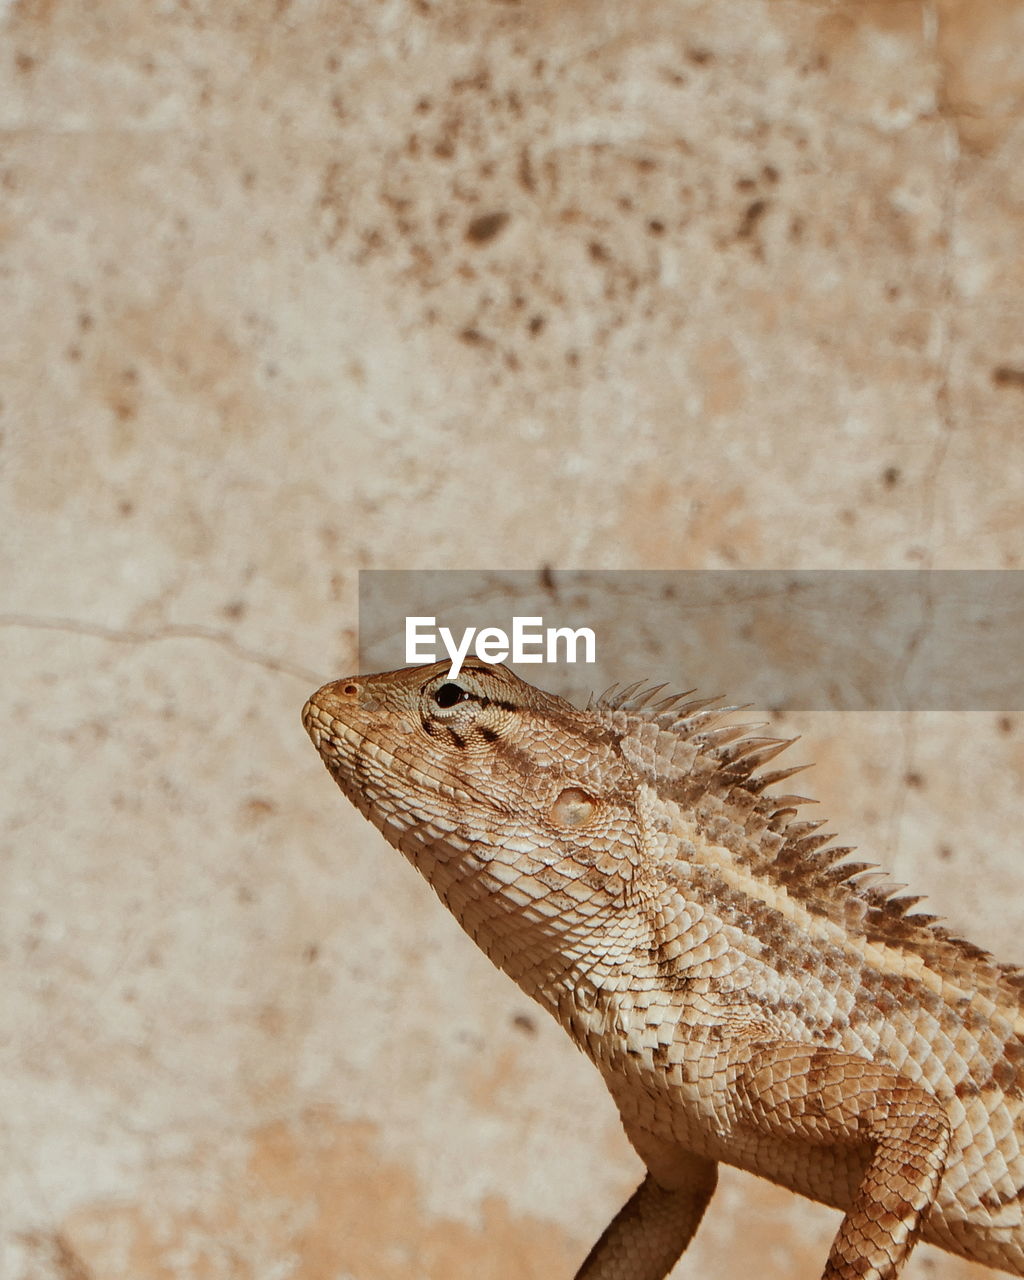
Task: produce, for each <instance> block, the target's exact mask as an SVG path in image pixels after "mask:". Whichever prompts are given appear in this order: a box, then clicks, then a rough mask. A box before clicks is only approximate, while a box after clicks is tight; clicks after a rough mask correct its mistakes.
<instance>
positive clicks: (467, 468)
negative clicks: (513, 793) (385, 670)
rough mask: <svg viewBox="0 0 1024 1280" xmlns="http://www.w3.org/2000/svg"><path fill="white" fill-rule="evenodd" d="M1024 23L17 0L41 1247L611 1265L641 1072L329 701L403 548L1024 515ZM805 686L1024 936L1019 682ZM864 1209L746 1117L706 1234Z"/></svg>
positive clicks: (834, 814)
mask: <svg viewBox="0 0 1024 1280" xmlns="http://www.w3.org/2000/svg"><path fill="white" fill-rule="evenodd" d="M1022 48H1024V3H1022V2H1021V0H927V2H921V0H879V2H874V0H858V2H856V3H849V2H845V3H844V2H842V0H820V2H817V0H762V2H759V0H711V2H706V3H698V2H696V0H636V2H635V3H630V4H614V3H610V2H600V0H566V2H564V3H557V2H548V3H545V2H543V0H472V2H469V0H449V2H448V3H442V2H441V0H436V2H435V0H408V2H400V0H352V3H334V4H329V3H323V2H319V3H315V2H313V0H254V2H249V3H241V2H240V0H238V2H233V0H222V2H219V3H218V2H216V0H159V2H153V3H142V4H140V3H138V2H137V0H132V2H129V0H120V2H118V0H100V2H99V3H95V4H90V5H82V4H75V3H72V2H71V0H13V2H12V0H0V129H2V133H0V300H2V304H0V518H2V522H3V523H2V538H0V670H2V671H3V673H4V679H3V680H2V681H0V698H2V704H3V705H2V712H0V724H2V729H0V768H2V771H3V778H4V782H5V785H4V787H3V793H2V795H0V957H2V965H3V976H2V979H0V1275H2V1276H3V1277H4V1280H7V1278H8V1277H9V1278H10V1280H186V1278H196V1280H229V1278H230V1280H408V1278H412V1280H469V1278H470V1277H473V1278H475V1280H542V1278H543V1280H558V1278H559V1277H566V1280H568V1277H569V1276H571V1275H572V1274H573V1271H574V1268H575V1266H576V1265H578V1263H579V1261H580V1260H581V1259H582V1257H583V1256H584V1255H585V1253H586V1251H587V1249H588V1247H589V1245H590V1244H591V1243H592V1241H593V1239H594V1238H595V1237H596V1236H597V1234H598V1233H599V1231H600V1230H601V1228H602V1227H603V1225H604V1224H605V1222H606V1221H607V1220H608V1218H609V1217H610V1216H611V1214H612V1213H613V1211H614V1210H615V1209H616V1208H617V1207H618V1205H619V1203H620V1202H621V1201H622V1200H623V1199H624V1198H625V1196H626V1194H627V1193H628V1192H629V1191H630V1190H631V1188H632V1186H633V1185H634V1184H635V1183H636V1182H637V1181H638V1180H639V1177H640V1169H639V1164H638V1161H637V1160H636V1158H635V1157H634V1156H633V1155H632V1153H631V1151H630V1150H629V1148H628V1146H627V1144H626V1142H625V1139H624V1138H623V1137H622V1135H621V1133H620V1131H619V1128H618V1124H617V1119H616V1115H615V1112H614V1108H613V1106H612V1104H611V1101H610V1099H609V1098H608V1097H607V1095H606V1093H605V1091H604V1088H603V1086H602V1085H601V1083H600V1081H599V1079H598V1077H597V1075H596V1073H595V1072H594V1071H593V1070H592V1068H590V1067H589V1066H588V1064H587V1063H586V1062H585V1061H584V1060H583V1059H582V1058H581V1057H580V1056H579V1055H578V1054H577V1053H576V1051H575V1050H574V1049H573V1048H572V1046H571V1045H570V1043H569V1042H568V1040H566V1038H565V1037H564V1035H563V1034H562V1033H561V1032H560V1031H559V1030H558V1028H556V1027H555V1026H554V1024H553V1023H551V1022H550V1021H549V1020H545V1017H544V1015H543V1014H542V1012H541V1011H540V1010H539V1009H537V1008H535V1007H533V1006H531V1005H530V1004H529V1003H528V1002H527V1000H526V998H525V997H523V996H521V995H520V993H519V992H518V990H517V989H516V988H514V987H513V986H512V985H511V984H510V983H509V982H508V980H507V979H505V978H504V977H503V976H502V975H501V974H499V973H497V972H496V971H494V970H493V969H492V968H491V966H490V965H489V963H488V962H487V961H486V959H485V958H484V957H483V956H482V955H480V954H479V953H478V952H477V951H476V949H475V948H474V946H473V945H472V944H471V943H470V942H469V941H468V940H467V939H466V938H464V937H463V936H462V934H461V933H460V931H459V929H458V927H457V925H456V924H455V922H454V921H453V920H452V919H451V918H449V917H448V915H447V914H446V913H445V912H444V911H443V910H442V909H441V908H440V906H439V905H438V904H437V903H436V901H435V900H434V899H433V897H432V895H431V893H430V891H429V889H428V888H427V886H426V885H425V884H423V883H422V882H420V881H419V879H418V878H417V877H416V875H415V873H414V872H413V871H412V870H411V869H410V868H409V867H407V866H406V865H405V864H404V863H403V862H402V860H401V858H400V857H399V856H398V855H396V854H395V853H394V852H393V851H392V850H391V849H389V848H388V847H387V846H386V845H385V844H384V843H383V842H382V841H381V839H380V838H379V837H378V836H377V834H376V833H375V832H374V831H373V830H372V829H371V828H370V827H369V826H368V825H366V824H365V823H364V822H363V820H362V819H361V818H360V817H359V816H358V814H357V813H356V812H355V811H354V810H353V809H352V808H351V807H350V806H349V805H347V803H346V802H345V801H344V799H343V798H342V796H341V795H340V793H338V792H337V790H336V789H335V788H334V787H333V784H332V783H331V781H330V779H329V778H328V777H327V775H326V773H325V771H324V770H323V768H322V766H321V765H320V763H319V761H318V760H317V758H316V755H315V753H314V752H313V750H312V748H311V747H310V745H309V743H308V741H307V740H306V738H305V735H304V734H303V732H302V729H301V727H300V724H299V718H298V717H299V711H300V708H301V706H302V704H303V702H304V700H305V698H306V697H307V696H308V694H309V692H311V690H312V689H313V688H314V687H315V686H316V685H317V684H319V683H321V682H322V681H324V680H326V679H329V678H333V677H336V676H340V675H342V674H346V673H349V672H350V671H351V670H352V668H353V667H354V665H355V663H356V628H357V609H356V601H357V576H358V571H359V570H360V569H366V568H406V569H408V568H452V567H460V568H480V569H486V568H489V567H492V568H508V567H514V568H520V569H529V570H534V571H536V572H537V574H538V582H539V583H540V584H541V585H542V586H543V585H544V584H546V583H549V582H550V581H551V575H554V581H556V582H557V575H558V572H559V571H560V570H561V569H586V568H594V569H598V568H600V569H626V568H633V569H636V568H658V569H675V568H723V569H724V568H875V569H883V568H919V569H920V568H924V569H928V568H964V567H984V568H993V569H1013V568H1017V567H1019V566H1020V557H1021V519H1022V514H1024V487H1022V480H1021V477H1022V466H1024V431H1022V430H1021V427H1022V421H1024V305H1022V298H1024V292H1022V287H1024V163H1022V161H1024V116H1022V107H1024V59H1022V57H1021V49H1022ZM545 571H546V573H547V575H548V576H547V577H545V576H543V575H544V573H545ZM604 656H605V657H606V658H607V657H608V656H609V655H604ZM628 658H629V654H628V653H626V652H624V653H623V655H622V659H623V666H626V665H628ZM650 675H651V676H652V677H653V678H656V679H657V680H658V681H661V680H669V681H673V682H674V683H675V684H677V685H679V686H681V687H688V680H687V673H686V672H685V671H678V672H677V671H652V672H651V673H650ZM726 692H727V693H729V694H730V695H732V696H733V697H735V699H736V700H737V701H743V700H744V699H743V697H742V693H743V690H742V689H739V690H727V691H726ZM773 723H775V724H776V726H777V727H778V728H780V729H786V730H787V731H794V732H796V731H799V732H802V733H803V734H804V740H803V741H802V742H801V743H800V744H799V747H798V748H795V749H794V750H795V751H798V752H799V753H800V755H801V758H803V759H814V760H817V762H818V768H817V769H816V770H815V772H814V773H813V774H811V775H810V776H809V777H808V778H807V779H806V780H804V779H802V780H801V781H802V782H803V783H804V787H803V789H804V790H806V791H808V792H810V793H811V794H814V795H816V796H818V797H819V798H820V799H821V801H822V812H823V813H825V814H827V815H829V816H830V817H831V818H833V819H835V824H836V826H837V829H838V830H839V831H840V833H841V836H842V838H843V843H857V844H858V845H860V847H861V851H862V854H863V856H864V857H865V859H868V860H878V861H880V862H882V863H883V864H884V865H886V866H887V867H889V868H890V869H891V870H892V871H893V872H894V873H895V875H896V878H897V879H899V880H906V881H908V882H909V883H910V884H911V885H912V886H913V888H914V889H915V891H918V892H927V893H928V894H929V895H930V904H931V908H932V909H933V910H935V911H937V912H940V913H941V914H943V915H945V916H946V917H947V918H948V919H949V921H950V923H951V924H952V925H953V926H955V927H956V928H957V929H958V930H961V931H963V932H965V933H966V934H968V936H970V937H972V938H973V939H975V940H976V941H979V942H982V943H984V944H985V945H988V946H991V947H992V948H993V949H995V950H996V951H997V952H998V953H999V954H1000V956H1001V958H1004V959H1015V960H1017V961H1024V948H1022V946H1021V943H1020V926H1021V920H1022V918H1024V906H1022V891H1024V864H1022V863H1021V860H1020V857H1019V853H1018V851H1019V849H1020V847H1021V839H1020V829H1019V828H1020V806H1019V802H1018V797H1019V794H1020V788H1021V782H1022V778H1024V747H1022V726H1021V724H1020V721H1019V718H1018V716H1017V715H1016V714H1015V713H1014V712H1013V710H1012V709H1010V710H1008V711H1007V712H1006V713H996V712H977V713H963V712H961V713H956V714H954V713H951V712H942V711H935V712H919V713H909V712H899V713H896V712H893V713H883V712H863V713H861V712H856V713H851V712H847V713H824V712H823V713H815V714H811V713H807V714H806V715H801V716H794V715H792V714H789V713H785V712H784V711H780V710H779V709H776V710H775V712H774V714H773ZM835 1225H836V1216H835V1215H834V1214H832V1213H831V1212H829V1211H827V1210H824V1209H821V1208H817V1207H814V1206H811V1205H808V1204H806V1203H803V1202H800V1201H798V1200H796V1199H795V1198H794V1197H792V1196H788V1195H786V1194H784V1193H781V1192H777V1191H775V1190H774V1189H773V1188H771V1187H770V1186H768V1185H767V1184H762V1183H759V1182H755V1181H753V1180H752V1179H749V1178H747V1177H744V1176H741V1175H739V1174H734V1173H730V1174H728V1175H724V1176H723V1180H722V1184H721V1188H720V1191H719V1193H718V1195H717V1197H716V1199H715V1202H714V1204H713V1206H712V1209H711V1210H710V1212H709V1214H708V1218H707V1220H706V1223H705V1225H704V1226H703V1227H702V1229H701V1232H700V1234H699V1236H698V1238H697V1241H696V1242H695V1244H694V1246H693V1250H692V1251H691V1253H690V1254H689V1255H688V1261H687V1263H686V1265H685V1267H681V1268H680V1273H681V1274H682V1273H687V1274H693V1275H707V1276H722V1277H725V1276H734V1275H741V1274H744V1272H748V1273H751V1274H756V1275H758V1276H760V1277H764V1280H783V1278H784V1277H785V1278H786V1280H791V1278H792V1277H796V1276H807V1277H812V1276H816V1275H818V1274H819V1273H820V1268H821V1266H822V1262H823V1258H824V1256H825V1253H826V1251H827V1247H828V1242H829V1240H830V1238H831V1235H832V1232H833V1231H834V1229H835ZM981 1274H982V1273H981V1272H980V1271H978V1270H976V1269H972V1268H971V1267H969V1266H968V1265H967V1264H965V1263H961V1262H959V1261H958V1260H955V1259H952V1258H950V1257H948V1256H946V1255H944V1254H940V1253H937V1252H934V1251H931V1250H928V1249H924V1248H922V1249H919V1250H918V1251H917V1253H916V1255H915V1258H914V1260H913V1263H912V1265H911V1266H910V1267H909V1268H908V1270H907V1272H906V1275H907V1277H908V1280H925V1278H926V1277H931V1278H933V1280H963V1278H964V1277H967V1276H971V1275H974V1276H980V1275H981ZM986 1274H987V1273H986Z"/></svg>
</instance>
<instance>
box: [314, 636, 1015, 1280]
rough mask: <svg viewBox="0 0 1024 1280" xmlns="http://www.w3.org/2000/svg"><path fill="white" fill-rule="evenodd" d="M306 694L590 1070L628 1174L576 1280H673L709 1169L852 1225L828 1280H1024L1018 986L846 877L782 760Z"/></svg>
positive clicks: (583, 722)
mask: <svg viewBox="0 0 1024 1280" xmlns="http://www.w3.org/2000/svg"><path fill="white" fill-rule="evenodd" d="M447 671H448V664H447V663H438V664H435V665H433V666H429V667H417V668H406V669H403V670H400V671H396V672H390V673H384V674H381V675H373V676H361V677H353V678H350V679H346V680H339V681H336V682H334V683H332V684H328V685H325V686H324V687H323V688H322V689H321V690H319V691H318V692H317V693H316V694H314V695H313V697H312V698H311V699H310V701H309V702H308V703H307V705H306V707H305V709H304V712H303V722H304V724H305V726H306V729H307V731H308V732H309V734H310V736H311V738H312V740H313V742H314V744H315V745H316V747H317V749H318V750H319V752H320V754H321V756H322V758H323V760H324V763H325V764H326V765H327V767H328V769H329V770H330V772H331V774H332V775H333V777H334V778H335V780H336V781H337V783H338V784H339V786H340V787H341V789H342V790H343V791H344V793H345V794H346V795H347V796H348V798H349V799H350V800H351V801H353V803H354V804H356V806H357V807H358V808H359V809H360V810H361V812H362V813H363V814H364V815H365V816H366V817H368V818H369V819H370V820H371V821H372V822H373V823H374V824H375V825H376V826H377V827H378V828H379V829H380V830H381V832H382V833H383V834H384V836H385V838H386V839H387V840H388V841H389V842H390V843H391V844H392V845H394V846H395V847H396V848H398V849H400V850H401V851H402V853H404V854H405V856H406V857H407V858H408V859H409V860H410V861H411V862H412V863H413V864H414V865H415V866H416V867H417V868H418V869H419V870H420V871H421V872H422V873H423V875H424V876H425V877H426V878H427V880H428V881H429V882H430V884H431V885H432V886H433V888H434V890H435V891H436V892H437V894H438V896H439V897H440V898H441V900H442V901H443V902H444V903H445V905H446V906H447V907H448V908H449V909H450V910H451V911H452V912H453V913H454V915H455V916H456V918H457V919H458V920H459V922H460V924H461V925H462V926H463V928H464V929H465V930H466V932H467V933H469V935H470V936H471V937H472V938H473V939H474V940H475V941H476V942H477V943H478V945H479V946H480V947H481V948H482V949H483V950H484V951H485V952H486V954H487V955H488V956H489V957H490V959H491V960H492V961H493V962H494V963H495V964H496V965H497V966H499V967H500V968H501V969H503V970H504V971H505V972H506V973H507V974H509V976H511V977H512V978H513V979H514V980H515V981H516V982H517V983H518V984H519V985H520V986H521V987H522V989H523V990H524V991H525V992H526V993H527V994H528V995H530V996H532V997H533V998H534V999H536V1000H537V1001H539V1002H540V1003H541V1004H542V1005H544V1006H545V1007H546V1008H547V1009H548V1010H549V1012H551V1013H552V1014H553V1016H554V1017H555V1018H556V1019H557V1020H558V1021H559V1022H560V1023H561V1025H562V1026H563V1027H564V1028H565V1030H566V1031H567V1032H568V1034H569V1035H570V1036H571V1037H572V1039H573V1040H574V1041H575V1043H576V1044H577V1045H578V1046H579V1047H580V1048H581V1049H582V1050H583V1052H584V1053H585V1054H586V1055H587V1056H588V1057H589V1058H590V1059H591V1060H592V1061H593V1062H594V1064H595V1066H596V1067H597V1068H598V1070H599V1071H600V1072H601V1074H602V1076H603V1078H604V1080H605V1083H606V1084H607V1086H608V1088H609V1090H610V1092H611V1094H612V1096H613V1098H614V1100H615V1102H616V1104H617V1106H618V1108H619V1112H620V1115H621V1117H622V1122H623V1126H624V1128H625V1131H626V1134H627V1136H628V1138H629V1139H630V1141H631V1142H632V1144H633V1146H634V1147H635V1149H636V1150H637V1152H638V1154H639V1155H640V1156H641V1158H642V1159H643V1161H644V1163H645V1164H646V1166H647V1176H646V1177H645V1179H644V1181H643V1182H642V1183H641V1185H640V1187H639V1188H638V1189H637V1191H636V1193H635V1194H634V1195H633V1196H632V1197H631V1199H630V1200H629V1201H628V1202H627V1203H626V1205H624V1206H623V1208H622V1209H621V1210H620V1212H619V1213H618V1214H617V1215H616V1217H615V1218H614V1219H613V1221H612V1222H611V1224H610V1225H609V1226H608V1228H607V1229H606V1231H605V1232H604V1234H603V1235H602V1237H601V1238H600V1240H599V1241H598V1242H597V1244H596V1245H595V1246H594V1248H593V1249H592V1250H591V1253H590V1254H589V1256H588V1258H587V1259H586V1261H585V1262H584V1263H583V1265H582V1267H581V1269H580V1270H579V1271H578V1272H577V1280H664V1277H666V1276H667V1275H668V1274H669V1272H670V1271H671V1269H672V1266H673V1265H674V1263H675V1261H676V1260H677V1258H678V1257H679V1256H680V1255H681V1254H682V1252H683V1251H684V1249H685V1248H686V1245H687V1244H688V1243H689V1240H690V1238H691V1237H692V1235H693V1233H694V1231H695V1230H696V1228H697V1225H698V1223H699V1221H700V1218H701V1216H702V1214H703V1212H704V1209H705V1207H706V1205H707V1203H708V1201H709V1200H710V1197H711V1194H712V1192H713V1190H714V1186H715V1179H716V1166H717V1163H718V1161H725V1162H726V1163H728V1164H732V1165H736V1166H738V1167H740V1168H743V1169H747V1170H749V1171H751V1172H753V1173H756V1174H760V1175H761V1176H763V1177H767V1178H770V1179H771V1180H772V1181H774V1182H777V1183H779V1184H781V1185H783V1186H785V1187H788V1188H790V1189H792V1190H793V1191H796V1192H798V1193H800V1194H802V1195H805V1196H808V1197H810V1198H811V1199H813V1200H818V1201H821V1202H823V1203H825V1204H829V1205H832V1206H834V1207H836V1208H839V1209H841V1210H843V1211H844V1214H845V1216H844V1218H843V1220H842V1223H841V1226H840V1229H839V1232H838V1234H837V1236H836V1238H835V1241H834V1243H833V1246H832V1250H831V1252H830V1254H829V1257H828V1260H827V1263H826V1266H825V1270H824V1272H823V1280H853V1278H854V1277H858V1278H863V1277H867V1278H868V1280H895V1277H896V1276H898V1274H899V1272H900V1270H901V1268H902V1266H903V1263H904V1262H905V1260H906V1257H907V1256H908V1254H909V1252H910V1249H911V1248H912V1247H913V1244H914V1243H915V1241H916V1240H917V1239H918V1238H919V1237H920V1238H923V1239H925V1240H928V1241H930V1242H932V1243H934V1244H937V1245H939V1246H941V1247H942V1248H944V1249H948V1250H950V1251H951V1252H954V1253H958V1254H961V1255H963V1256H964V1257H967V1258H970V1259H972V1260H974V1261H976V1262H980V1263H983V1264H986V1265H988V1266H991V1267H996V1268H1002V1269H1005V1270H1006V1271H1009V1272H1011V1273H1013V1274H1015V1275H1022V1276H1024V1114H1022V1113H1024V971H1021V970H1019V969H1016V968H1012V967H1010V966H1005V965H999V964H997V963H996V962H995V961H994V960H992V958H991V957H990V956H989V955H988V954H987V953H986V952H984V951H982V950H981V949H980V948H978V947H975V946H973V945H971V944H970V943H967V942H964V941H962V940H960V939H956V938H953V937H951V936H950V935H949V934H948V933H947V932H946V931H945V930H944V929H942V928H941V927H940V926H939V925H938V924H936V923H935V921H934V919H933V918H932V917H930V916H923V915H919V914H916V913H913V912H912V908H913V906H914V905H915V904H916V903H917V902H918V901H919V899H917V898H898V897H895V896H894V893H895V891H894V888H893V886H892V885H890V884H888V883H887V882H886V881H885V879H884V877H881V881H882V882H881V883H879V882H878V881H879V877H878V876H877V875H875V874H874V873H873V869H869V868H868V867H867V866H866V865H865V864H863V863H850V862H849V861H847V860H845V858H846V855H847V854H848V853H849V852H850V850H848V849H843V848H836V847H834V846H833V845H832V844H831V843H830V842H831V840H832V836H831V835H828V834H824V833H821V832H820V831H819V830H818V829H819V828H820V827H821V826H822V825H823V824H822V823H820V822H807V821H803V820H800V819H799V818H798V816H797V809H798V807H799V805H800V804H801V803H803V802H804V801H803V798H802V797H799V796H792V795H781V796H780V795H773V794H770V793H769V788H771V787H774V786H776V785H778V784H780V783H782V782H783V781H784V780H785V779H786V778H787V777H789V776H791V775H792V774H793V773H795V772H797V770H796V769H782V770H777V771H775V772H767V773H766V772H763V768H764V766H765V765H766V764H768V763H769V762H770V761H771V760H772V759H773V758H774V756H776V755H777V754H778V753H779V751H780V750H782V748H783V747H784V746H785V745H787V744H786V743H785V742H782V741H780V740H778V739H772V738H759V737H754V736H751V735H750V733H749V730H750V728H751V726H737V725H731V724H726V725H724V726H723V725H720V724H719V722H720V721H721V720H722V718H723V717H724V716H725V715H726V714H727V713H728V712H730V711H732V710H735V708H721V707H717V706H716V705H714V704H715V703H717V701H718V700H717V699H713V700H697V701H689V702H687V701H686V695H684V696H683V697H682V698H675V697H667V698H663V699H661V701H659V700H658V695H659V693H660V690H650V691H646V692H641V693H637V691H636V687H633V688H631V689H629V690H626V691H624V692H623V693H621V694H619V695H618V696H606V697H605V698H603V699H600V700H598V701H597V702H596V703H593V702H592V703H591V705H590V706H589V707H588V708H587V709H586V710H579V709H577V708H576V707H574V706H572V705H571V704H569V703H568V702H566V701H564V700H563V699H561V698H558V697H556V696H555V695H553V694H549V693H545V692H543V691H542V690H539V689H536V688H534V687H533V686H532V685H529V684H527V683H526V682H524V681H522V680H520V679H519V678H518V677H517V676H516V675H514V674H513V673H512V672H511V671H509V670H507V669H506V668H504V667H500V666H491V665H489V664H487V663H484V662H482V661H480V660H478V659H469V660H467V661H466V663H465V665H464V666H463V669H462V671H461V672H460V673H459V675H458V677H457V678H456V679H454V680H449V679H448V675H447Z"/></svg>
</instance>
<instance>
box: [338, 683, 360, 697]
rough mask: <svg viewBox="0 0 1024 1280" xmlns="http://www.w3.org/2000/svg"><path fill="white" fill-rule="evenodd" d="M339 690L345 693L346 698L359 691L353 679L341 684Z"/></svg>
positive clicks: (353, 695)
mask: <svg viewBox="0 0 1024 1280" xmlns="http://www.w3.org/2000/svg"><path fill="white" fill-rule="evenodd" d="M341 692H342V693H343V694H344V695H345V697H346V698H354V697H355V696H356V694H357V693H358V692H359V686H358V685H357V684H356V683H355V681H354V680H349V681H348V683H347V684H343V685H342V686H341Z"/></svg>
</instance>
